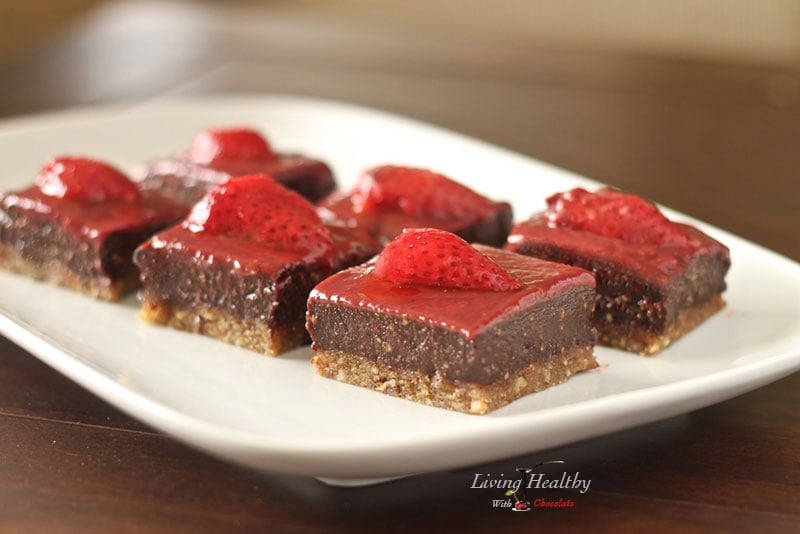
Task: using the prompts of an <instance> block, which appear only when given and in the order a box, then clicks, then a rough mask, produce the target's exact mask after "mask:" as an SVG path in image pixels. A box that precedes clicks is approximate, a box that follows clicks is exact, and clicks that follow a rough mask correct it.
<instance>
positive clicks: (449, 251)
mask: <svg viewBox="0 0 800 534" xmlns="http://www.w3.org/2000/svg"><path fill="white" fill-rule="evenodd" d="M375 275H376V276H379V277H381V278H385V279H386V280H389V281H391V282H394V283H395V284H399V285H403V284H420V285H429V286H438V287H450V288H461V289H484V290H487V291H513V290H515V289H520V288H521V287H522V285H521V284H520V283H519V281H518V280H516V279H515V278H514V277H512V276H511V275H510V274H508V272H507V271H505V270H504V269H503V268H502V267H500V266H499V265H497V263H495V262H494V260H492V259H491V258H489V257H488V256H485V255H483V254H481V253H480V252H478V251H477V250H475V249H474V248H473V247H471V246H470V245H469V243H467V242H466V241H464V240H463V239H461V238H460V237H458V236H457V235H454V234H451V233H450V232H445V231H444V230H436V229H433V228H414V229H406V230H404V231H403V233H402V234H400V235H399V236H397V237H396V238H394V240H392V242H391V243H389V244H388V245H387V246H386V248H385V249H384V250H383V252H381V254H380V256H379V257H378V259H377V261H376V263H375Z"/></svg>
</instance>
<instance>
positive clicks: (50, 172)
mask: <svg viewBox="0 0 800 534" xmlns="http://www.w3.org/2000/svg"><path fill="white" fill-rule="evenodd" d="M36 183H37V185H34V186H33V187H30V188H28V189H25V190H23V191H21V192H18V193H3V194H0V203H2V206H3V208H4V209H6V210H8V209H14V210H17V211H19V212H21V213H24V216H25V217H26V218H28V219H31V220H39V221H47V222H51V223H52V224H55V225H57V226H60V227H62V228H64V229H65V230H66V231H68V232H70V233H71V234H72V235H74V236H75V237H76V238H78V239H79V240H83V241H89V242H92V243H102V242H104V241H105V240H106V238H107V237H108V236H109V235H111V234H115V233H118V232H133V231H137V230H139V229H142V228H148V227H152V226H158V225H163V224H168V223H169V222H171V221H176V220H178V219H180V218H181V217H182V216H183V215H185V213H186V211H187V210H186V208H185V207H184V206H183V205H181V204H178V203H176V202H174V201H172V200H170V199H167V198H165V197H163V196H161V195H159V194H158V193H155V192H140V191H139V190H138V189H137V188H136V185H135V184H134V183H133V182H130V181H129V180H128V179H127V178H126V177H125V175H123V174H122V173H120V172H119V171H118V170H116V169H114V168H113V167H111V166H109V165H107V164H105V163H102V162H98V161H94V160H88V159H86V158H57V159H55V160H53V161H51V162H48V163H47V164H46V165H45V166H44V167H43V168H42V170H41V171H40V173H39V176H38V177H37V179H36Z"/></svg>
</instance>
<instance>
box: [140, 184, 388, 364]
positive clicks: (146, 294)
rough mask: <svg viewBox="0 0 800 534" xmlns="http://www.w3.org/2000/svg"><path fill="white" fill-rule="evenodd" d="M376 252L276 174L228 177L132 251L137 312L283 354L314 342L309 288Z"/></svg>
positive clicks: (157, 320)
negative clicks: (323, 216)
mask: <svg viewBox="0 0 800 534" xmlns="http://www.w3.org/2000/svg"><path fill="white" fill-rule="evenodd" d="M376 250H377V244H376V243H375V242H374V241H373V240H372V239H371V238H370V237H369V236H366V235H359V234H358V232H357V231H353V230H351V229H348V228H346V227H345V226H343V225H339V226H336V225H325V224H323V223H322V221H321V220H320V218H319V217H318V216H317V214H316V211H315V210H314V207H313V206H312V205H311V204H310V203H309V202H308V201H307V200H305V199H304V198H302V197H301V196H300V195H298V194H297V193H295V192H293V191H290V190H288V189H286V188H284V187H282V186H281V185H279V184H278V183H277V182H275V181H274V180H272V179H271V178H270V177H268V176H266V175H248V176H241V177H236V178H232V179H231V180H229V181H227V182H225V183H223V184H221V185H219V186H217V187H216V188H214V189H213V190H212V191H211V192H210V193H209V194H208V195H207V196H206V197H205V198H204V199H203V200H201V202H199V203H198V204H197V205H195V207H194V208H193V209H192V212H191V213H190V214H189V216H188V217H187V218H186V219H185V220H184V221H183V222H182V223H181V224H179V225H177V226H174V227H172V228H170V229H168V230H165V231H164V232H161V233H159V234H156V235H155V236H153V238H152V239H150V240H149V241H148V242H147V243H145V244H143V245H142V246H141V247H140V248H139V249H138V250H137V251H136V254H135V261H136V264H137V265H138V266H139V267H140V269H141V271H142V286H143V287H142V291H141V293H140V296H141V300H142V309H141V312H140V317H141V318H142V319H143V320H145V321H148V322H152V323H157V324H166V325H170V326H173V327H175V328H178V329H182V330H188V331H191V332H198V333H203V334H206V335H209V336H213V337H217V338H219V339H222V340H224V341H226V342H228V343H232V344H234V345H238V346H242V347H246V348H249V349H252V350H255V351H258V352H263V353H269V354H279V353H281V352H285V351H287V350H289V349H292V348H294V347H297V346H298V345H300V344H302V343H304V342H306V341H307V339H308V337H307V333H306V331H305V328H304V313H305V305H306V299H307V297H308V293H309V291H310V290H311V288H312V287H313V286H314V285H315V284H316V283H318V282H319V281H321V280H322V279H323V278H325V277H326V276H328V275H330V274H331V273H333V272H334V271H336V270H339V269H342V268H344V267H347V266H350V265H354V264H356V263H358V262H361V261H364V260H366V259H367V258H369V257H371V256H372V255H374V254H375V252H376Z"/></svg>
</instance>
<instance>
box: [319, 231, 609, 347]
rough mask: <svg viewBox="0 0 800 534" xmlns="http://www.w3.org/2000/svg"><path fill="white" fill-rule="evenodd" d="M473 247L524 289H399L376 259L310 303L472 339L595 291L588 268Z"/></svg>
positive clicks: (326, 285)
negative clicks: (525, 312) (558, 299)
mask: <svg viewBox="0 0 800 534" xmlns="http://www.w3.org/2000/svg"><path fill="white" fill-rule="evenodd" d="M471 246H472V247H474V248H475V250H476V251H478V252H479V253H481V254H483V255H486V256H488V257H489V258H491V259H492V260H493V261H494V262H496V263H497V264H498V265H499V266H500V267H501V268H502V269H504V270H505V271H507V272H508V273H509V274H510V275H511V276H512V277H513V278H514V279H516V280H518V281H519V282H520V283H521V287H520V288H519V289H516V290H513V291H486V290H485V289H462V288H443V287H436V286H429V285H421V284H404V285H397V284H396V283H395V282H393V281H391V280H387V279H385V278H383V277H381V276H378V275H376V274H375V264H376V259H373V260H371V261H369V262H367V263H366V264H363V265H359V266H356V267H353V268H350V269H347V270H345V271H342V272H340V273H338V274H335V275H333V276H331V277H329V278H327V279H326V280H323V281H322V282H321V283H319V284H318V285H317V286H316V287H315V288H314V290H313V291H312V292H311V296H310V299H317V300H322V301H330V302H331V303H335V304H337V305H348V306H353V307H356V308H361V309H365V310H368V311H373V312H377V313H385V314H390V315H394V316H398V317H405V318H408V319H410V320H419V321H423V322H426V323H428V324H431V325H433V326H437V327H442V328H446V329H450V330H454V331H458V332H461V333H462V334H463V335H465V336H467V337H468V338H470V339H472V338H474V337H475V336H477V335H479V334H480V333H482V332H484V331H485V330H486V329H487V328H489V327H491V326H492V325H494V324H497V323H498V322H501V321H503V320H505V319H507V318H509V317H511V316H513V315H514V314H516V313H518V312H519V311H520V309H522V308H524V307H528V306H531V305H533V304H535V303H536V302H539V301H540V300H542V299H547V298H552V297H555V296H558V295H560V294H562V293H564V292H566V291H568V290H569V289H571V288H573V287H576V286H589V287H592V288H594V283H595V282H594V277H593V276H592V275H591V273H589V272H587V271H584V270H583V269H580V268H577V267H571V266H568V265H562V264H558V263H553V262H548V261H544V260H539V259H536V258H531V257H527V256H521V255H519V254H513V253H511V252H508V251H504V250H499V249H495V248H492V247H487V246H484V245H471Z"/></svg>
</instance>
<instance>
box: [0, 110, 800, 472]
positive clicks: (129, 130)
mask: <svg viewBox="0 0 800 534" xmlns="http://www.w3.org/2000/svg"><path fill="white" fill-rule="evenodd" d="M242 123H244V124H251V125H254V126H256V127H259V128H261V129H263V131H265V132H267V133H268V134H269V136H270V138H271V139H272V140H273V142H274V144H275V145H276V146H277V147H278V148H279V149H284V150H299V151H303V152H307V153H308V154H314V155H318V156H319V157H321V158H323V159H326V160H328V161H330V162H331V163H332V164H333V166H334V170H335V172H336V174H337V176H338V178H339V180H340V185H341V186H342V187H343V188H348V187H349V186H350V185H351V184H352V182H353V179H354V177H355V176H356V175H357V173H358V172H359V171H360V170H362V169H364V168H365V167H368V166H370V165H375V164H380V163H386V162H394V163H406V164H413V165H417V166H423V167H431V168H434V169H437V170H439V171H441V172H444V173H446V174H449V175H451V176H453V177H457V178H458V179H459V180H460V181H462V182H464V183H466V184H468V185H470V186H472V187H474V188H475V189H477V190H478V191H481V192H483V193H484V194H486V195H488V196H491V197H493V198H496V199H513V205H514V209H515V212H516V214H517V217H518V218H524V217H527V215H528V214H530V213H531V212H533V211H535V210H539V209H541V207H542V206H543V199H544V197H545V196H547V195H549V194H551V193H553V192H556V191H559V190H564V189H567V188H570V187H573V186H576V185H579V184H583V185H587V184H588V185H596V184H594V183H592V182H589V181H588V180H585V179H582V178H580V177H578V176H575V175H572V174H570V173H567V172H565V171H562V170H559V169H556V168H553V167H550V166H547V165H544V164H542V163H539V162H536V161H533V160H531V159H529V158H526V157H522V156H520V155H516V154H513V153H510V152H508V151H506V150H503V149H500V148H496V147H493V146H489V145H487V144H485V143H482V142H479V141H475V140H472V139H468V138H465V137H463V136H460V135H457V134H453V133H450V132H447V131H443V130H441V129H437V128H434V127H431V126H427V125H423V124H420V123H417V122H413V121H410V120H407V119H403V118H399V117H396V116H392V115H388V114H385V113H381V112H377V111H372V110H367V109H362V108H357V107H353V106H349V105H343V104H336V103H331V102H322V101H318V100H309V99H301V98H288V97H237V98H232V97H227V98H215V99H202V100H189V101H181V102H169V101H167V102H156V103H150V104H144V105H139V106H130V107H118V108H101V109H94V110H79V111H72V112H67V113H61V114H55V115H47V116H39V117H33V118H28V119H18V120H12V121H7V122H5V123H4V124H2V125H0V161H2V162H3V167H4V168H3V173H2V179H0V187H2V188H4V189H7V188H12V187H21V186H24V185H26V184H28V183H30V182H31V181H32V179H33V176H34V175H35V173H36V171H37V169H38V167H39V166H40V165H41V164H42V163H43V162H44V161H45V160H46V159H47V158H48V157H50V156H51V155H53V154H60V153H80V154H87V155H92V156H96V157H101V158H104V159H108V160H110V161H112V162H115V163H117V164H119V165H121V166H123V167H126V168H131V167H132V166H134V165H135V164H137V163H139V162H141V161H143V160H146V159H148V158H151V157H154V156H160V155H165V154H169V153H171V152H173V151H175V150H178V149H181V148H182V147H183V146H184V145H186V144H187V143H188V141H189V139H190V138H191V137H192V135H193V134H194V133H195V132H196V131H198V130H200V129H202V128H204V127H206V126H210V125H222V124H242ZM683 219H686V218H685V217H683ZM702 228H703V229H704V230H706V231H707V232H709V233H710V234H711V235H713V236H715V237H716V238H718V239H720V240H721V241H722V242H724V243H726V244H727V245H728V246H730V248H731V256H732V260H733V268H732V269H731V271H730V274H729V276H728V285H729V288H730V289H729V290H728V292H727V293H726V298H727V300H728V307H727V308H726V309H725V310H724V311H722V312H721V313H719V314H717V315H716V316H715V317H713V318H712V319H710V320H709V321H707V322H706V323H705V324H703V325H702V326H701V327H700V328H698V329H697V330H695V331H694V332H692V333H690V334H689V335H687V336H686V337H685V338H684V339H682V340H680V341H679V342H677V343H676V344H675V345H674V346H672V347H671V348H669V349H668V350H666V351H665V352H663V353H662V354H661V355H659V356H657V357H655V358H641V357H637V356H633V355H630V354H627V353H623V352H619V351H615V350H610V349H603V348H599V349H597V357H598V359H599V360H600V362H601V364H602V365H601V367H600V369H598V370H595V371H592V372H589V373H583V374H581V375H579V376H577V377H574V378H572V379H570V380H569V381H568V382H567V383H566V384H563V385H560V386H557V387H554V388H551V389H549V390H547V391H545V392H542V393H538V394H535V395H529V396H527V397H525V398H523V399H520V400H518V401H516V402H514V403H512V404H511V405H509V406H507V407H505V408H503V409H501V410H498V411H496V412H494V413H492V414H489V415H485V416H472V415H464V414H459V413H453V412H450V411H447V410H442V409H437V408H429V407H425V406H421V405H417V404H414V403H412V402H408V401H404V400H400V399H396V398H392V397H389V396H385V395H382V394H379V393H376V392H373V391H368V390H366V389H360V388H356V387H353V386H349V385H346V384H341V383H338V382H334V381H331V380H326V379H323V378H320V377H317V376H315V374H314V372H313V369H312V367H311V364H310V363H309V357H310V351H309V349H307V348H304V349H300V350H297V351H294V352H292V353H290V354H288V355H285V356H283V357H280V358H268V357H264V356H259V355H257V354H254V353H251V352H248V351H246V350H242V349H237V348H235V347H231V346H228V345H226V344H224V343H221V342H219V341H216V340H214V339H211V338H206V337H203V336H199V335H193V334H187V333H182V332H178V331H175V330H171V329H168V328H161V327H154V326H150V325H145V324H142V323H140V322H139V321H137V319H136V316H135V313H136V301H135V298H133V297H131V298H128V299H127V300H125V301H124V302H122V303H117V304H110V303H103V302H96V301H93V300H91V299H89V298H86V297H84V296H82V295H79V294H75V293H72V292H70V291H67V290H64V289H60V288H56V287H51V286H48V285H44V284H41V283H38V282H34V281H31V280H28V279H26V278H23V277H21V276H16V275H12V274H8V273H0V311H2V317H0V330H1V331H2V332H3V333H4V334H5V335H6V336H8V337H10V338H11V339H13V340H14V341H16V342H17V343H19V344H20V345H22V346H24V347H25V348H27V349H28V350H29V351H31V352H32V353H33V354H35V355H36V356H38V357H39V358H41V359H42V360H44V361H45V362H47V363H48V364H49V365H51V366H53V367H54V368H56V369H57V370H59V371H60V372H62V373H64V374H65V375H67V376H68V377H70V378H72V379H73V380H75V381H76V382H78V383H80V384H82V385H83V386H84V387H86V388H87V389H89V390H91V391H92V392H94V393H96V394H97V395H99V396H100V397H102V398H104V399H106V400H107V401H109V402H111V403H112V404H114V405H116V406H117V407H119V408H120V409H122V410H124V411H126V412H128V413H129V414H131V415H133V416H134V417H137V418H139V419H141V420H143V421H145V422H147V423H149V424H151V425H153V426H154V427H156V428H159V429H161V430H163V431H164V432H166V433H168V434H171V435H173V436H175V437H177V438H178V439H180V440H183V441H185V442H186V443H189V444H191V445H193V446H196V447H198V448H201V449H204V450H206V451H208V452H210V453H212V454H214V455H217V456H220V457H223V458H227V459H230V460H233V461H235V462H238V463H241V464H245V465H248V466H252V467H254V468H258V469H264V470H268V471H273V472H283V473H293V474H301V475H315V476H324V477H340V478H348V477H353V478H366V477H388V476H395V475H403V474H409V473H418V472H425V471H431V470H440V469H448V468H455V467H459V466H466V465H469V464H475V463H480V462H488V461H492V460H498V459H501V458H504V457H509V456H512V455H519V454H524V453H529V452H533V451H536V450H540V449H544V448H547V447H552V446H556V445H560V444H564V443H568V442H571V441H575V440H579V439H583V438H588V437H591V436H597V435H600V434H604V433H607V432H612V431H615V430H619V429H622V428H626V427H631V426H634V425H639V424H642V423H646V422H649V421H653V420H656V419H659V418H664V417H668V416H672V415H675V414H679V413H683V412H687V411H689V410H694V409H697V408H700V407H702V406H707V405H709V404H712V403H715V402H719V401H722V400H724V399H727V398H730V397H733V396H735V395H738V394H740V393H743V392H745V391H748V390H751V389H753V388H756V387H759V386H761V385H764V384H767V383H768V382H771V381H773V380H776V379H778V378H780V377H782V376H785V375H788V374H789V373H791V372H793V371H794V370H796V369H797V368H798V367H800V266H798V265H797V264H796V263H794V262H791V261H789V260H787V259H785V258H783V257H780V256H778V255H776V254H774V253H771V252H769V251H767V250H765V249H763V248H760V247H758V246H756V245H753V244H751V243H748V242H746V241H744V240H742V239H740V238H738V237H735V236H732V235H730V234H727V233H725V232H722V231H720V230H717V229H715V228H710V227H707V226H705V225H702Z"/></svg>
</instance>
